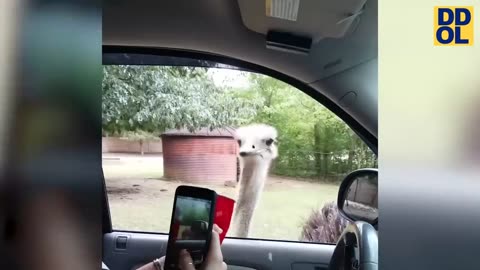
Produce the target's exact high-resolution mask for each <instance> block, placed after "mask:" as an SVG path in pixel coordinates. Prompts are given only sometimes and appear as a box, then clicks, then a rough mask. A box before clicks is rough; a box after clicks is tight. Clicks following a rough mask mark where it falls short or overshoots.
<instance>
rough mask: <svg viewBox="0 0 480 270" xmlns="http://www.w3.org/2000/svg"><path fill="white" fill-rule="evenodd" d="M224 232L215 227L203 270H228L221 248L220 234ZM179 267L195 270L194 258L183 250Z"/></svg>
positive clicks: (185, 269) (215, 225)
mask: <svg viewBox="0 0 480 270" xmlns="http://www.w3.org/2000/svg"><path fill="white" fill-rule="evenodd" d="M222 232H223V231H222V229H220V227H218V226H217V224H214V225H213V231H212V239H211V241H210V247H209V249H208V254H207V257H206V258H205V261H204V262H203V264H202V266H201V269H202V270H226V269H227V264H226V263H225V262H224V261H223V255H222V250H221V248H220V234H221V233H222ZM178 266H179V267H180V269H182V270H195V266H194V265H193V261H192V257H191V256H190V254H189V253H188V252H187V251H186V250H182V251H181V252H180V259H179V262H178Z"/></svg>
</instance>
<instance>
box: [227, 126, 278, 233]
mask: <svg viewBox="0 0 480 270" xmlns="http://www.w3.org/2000/svg"><path fill="white" fill-rule="evenodd" d="M235 133H236V136H235V138H236V139H237V141H238V145H239V148H240V151H239V160H240V181H239V188H238V190H237V191H238V192H237V203H236V206H235V212H234V216H233V229H234V234H235V236H236V237H244V238H245V237H248V233H249V230H250V225H251V222H252V217H253V213H254V211H255V207H256V205H257V203H258V201H259V200H260V194H261V192H262V190H263V187H264V184H265V180H266V179H267V176H268V170H269V168H270V164H271V162H272V160H274V159H275V158H276V157H277V156H278V150H277V130H276V129H275V128H274V127H271V126H268V125H264V124H252V125H249V126H244V127H240V128H238V129H237V130H236V132H235Z"/></svg>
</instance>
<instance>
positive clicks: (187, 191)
mask: <svg viewBox="0 0 480 270" xmlns="http://www.w3.org/2000/svg"><path fill="white" fill-rule="evenodd" d="M177 196H185V197H192V198H201V199H208V200H211V205H210V217H209V221H210V222H209V225H208V232H209V233H208V235H207V239H206V244H205V248H204V251H203V260H205V258H206V256H207V253H208V248H209V246H210V241H211V238H212V234H211V232H212V229H213V221H214V218H215V209H216V201H217V193H216V192H215V191H214V190H211V189H206V188H199V187H193V186H185V185H181V186H178V187H177V189H176V191H175V197H174V203H173V209H172V216H171V219H170V230H169V234H168V244H167V252H166V257H165V265H164V269H166V270H177V269H179V268H178V265H177V264H176V262H175V263H174V264H173V265H174V266H173V267H172V266H171V264H172V263H171V261H172V260H175V255H174V254H170V253H169V251H170V252H172V248H171V247H172V245H173V244H174V240H173V237H172V229H173V228H172V226H173V223H174V219H175V207H176V205H177ZM198 266H199V265H195V268H197V267H198Z"/></svg>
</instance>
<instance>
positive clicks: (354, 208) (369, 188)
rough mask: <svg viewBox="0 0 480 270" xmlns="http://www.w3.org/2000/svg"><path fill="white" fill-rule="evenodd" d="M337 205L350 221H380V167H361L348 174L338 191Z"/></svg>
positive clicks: (371, 222)
mask: <svg viewBox="0 0 480 270" xmlns="http://www.w3.org/2000/svg"><path fill="white" fill-rule="evenodd" d="M337 206H338V209H339V211H340V213H341V214H342V215H343V216H344V217H345V218H347V219H349V220H350V221H365V222H368V223H370V224H372V225H375V224H377V222H378V169H360V170H357V171H354V172H352V173H350V174H349V175H347V176H346V177H345V179H344V180H343V182H342V184H341V185H340V190H339V191H338V200H337Z"/></svg>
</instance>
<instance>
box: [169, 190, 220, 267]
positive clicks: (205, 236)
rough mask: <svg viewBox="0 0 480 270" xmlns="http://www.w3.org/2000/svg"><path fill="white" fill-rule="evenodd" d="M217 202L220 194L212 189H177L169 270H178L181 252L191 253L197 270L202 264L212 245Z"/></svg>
mask: <svg viewBox="0 0 480 270" xmlns="http://www.w3.org/2000/svg"><path fill="white" fill-rule="evenodd" d="M216 200H217V193H216V192H215V191H213V190H210V189H206V188H199V187H191V186H179V187H177V190H176V191H175V199H174V202H173V211H172V219H171V221H170V232H169V235H168V245H167V254H166V256H165V268H166V269H179V268H178V259H179V254H180V250H182V249H186V250H187V251H188V252H189V253H190V256H191V257H192V260H193V264H194V265H195V268H198V266H200V265H201V264H202V262H203V260H204V259H205V257H206V255H207V252H208V248H209V246H210V239H211V236H212V228H213V219H214V213H215V204H216Z"/></svg>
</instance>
